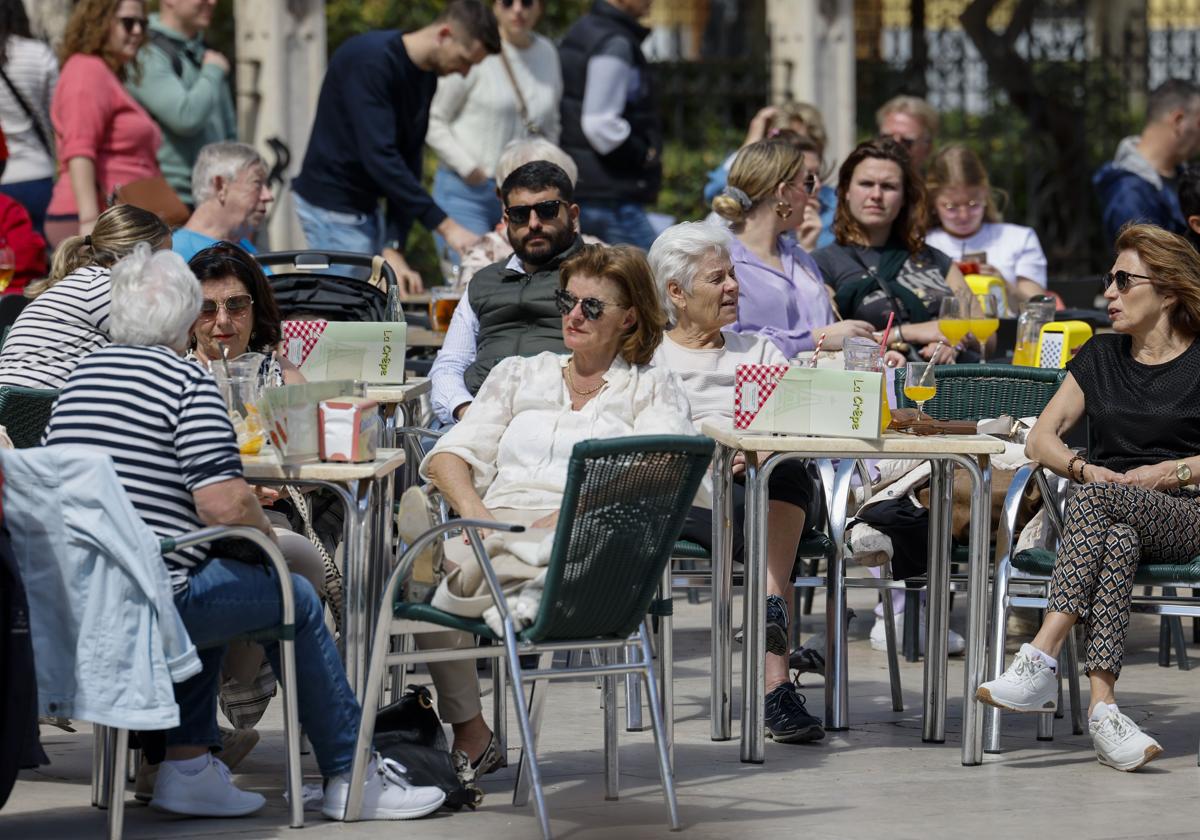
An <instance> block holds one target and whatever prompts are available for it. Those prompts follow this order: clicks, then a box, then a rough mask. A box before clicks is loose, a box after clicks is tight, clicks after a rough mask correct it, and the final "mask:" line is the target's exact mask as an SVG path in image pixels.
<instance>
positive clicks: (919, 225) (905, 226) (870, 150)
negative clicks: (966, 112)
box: [833, 137, 925, 254]
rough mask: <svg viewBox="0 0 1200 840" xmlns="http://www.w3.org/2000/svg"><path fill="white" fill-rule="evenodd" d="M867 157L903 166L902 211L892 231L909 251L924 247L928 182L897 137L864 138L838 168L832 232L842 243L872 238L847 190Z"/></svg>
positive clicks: (862, 241)
mask: <svg viewBox="0 0 1200 840" xmlns="http://www.w3.org/2000/svg"><path fill="white" fill-rule="evenodd" d="M864 160H887V161H891V162H892V163H894V164H896V166H898V167H900V181H901V189H902V190H903V191H904V200H903V203H902V204H901V205H900V213H899V214H898V215H897V216H896V220H895V221H894V222H892V235H893V236H894V237H896V238H898V239H899V240H900V241H901V243H902V244H903V245H904V247H905V248H907V249H908V252H909V253H910V254H915V253H917V252H918V251H920V250H921V249H922V248H923V247H925V185H924V184H923V183H922V182H921V179H920V178H919V177H918V176H917V173H916V170H914V169H913V165H912V162H911V161H910V160H909V157H908V151H907V150H906V149H905V148H904V147H903V146H902V145H900V144H899V143H897V142H896V141H894V140H892V139H890V138H887V137H880V138H878V139H875V140H864V141H863V142H862V143H859V144H858V146H857V147H856V148H855V149H854V151H853V152H851V153H850V156H849V157H848V158H846V162H845V163H843V164H842V168H841V169H839V170H838V185H837V211H836V212H835V213H834V216H833V235H834V237H835V238H836V239H837V243H838V244H839V245H867V244H869V240H868V237H867V232H866V230H864V229H863V226H862V223H860V222H859V221H858V219H856V218H854V216H853V214H851V212H850V203H849V202H848V201H847V200H846V193H847V192H848V191H849V189H850V181H851V180H853V179H854V170H856V169H857V168H858V165H859V164H860V163H862V162H863V161H864Z"/></svg>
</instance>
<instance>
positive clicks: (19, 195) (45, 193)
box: [0, 178, 54, 236]
mask: <svg viewBox="0 0 1200 840" xmlns="http://www.w3.org/2000/svg"><path fill="white" fill-rule="evenodd" d="M53 190H54V179H53V178H38V179H37V180H36V181H17V182H16V183H14V184H4V185H3V186H0V192H2V193H4V194H5V195H6V196H8V197H9V198H11V199H14V200H15V201H19V202H21V204H22V205H23V206H24V207H25V209H26V210H28V211H29V218H31V219H33V229H34V230H36V231H37V232H38V233H39V234H42V235H43V236H45V231H44V229H43V226H44V225H45V224H46V208H47V207H49V206H50V193H51V192H53Z"/></svg>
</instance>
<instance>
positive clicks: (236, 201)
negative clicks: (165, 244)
mask: <svg viewBox="0 0 1200 840" xmlns="http://www.w3.org/2000/svg"><path fill="white" fill-rule="evenodd" d="M192 198H193V199H194V200H195V202H196V210H195V212H194V213H192V215H191V218H189V219H188V220H187V222H186V223H185V224H184V226H183V227H181V228H179V229H178V230H176V231H175V235H174V239H173V241H172V244H171V250H173V251H174V252H175V253H176V254H179V255H180V256H181V257H183V258H184V259H185V260H190V259H191V258H192V257H194V256H195V255H196V254H197V253H198V252H200V251H203V250H204V249H205V248H207V247H208V246H210V245H214V244H216V243H217V242H234V243H236V244H238V245H240V246H241V247H242V248H243V249H244V250H246V251H248V252H249V253H251V254H253V253H254V245H253V243H252V242H251V240H252V239H254V235H255V234H256V233H257V232H258V229H259V227H260V226H261V225H262V223H263V220H264V219H265V218H266V217H267V208H268V207H269V206H270V204H271V202H272V201H274V200H275V196H274V195H272V194H271V185H270V184H269V183H267V165H266V163H264V162H263V159H262V157H261V156H260V155H259V154H258V152H256V151H255V150H254V147H253V146H248V145H246V144H245V143H209V144H208V145H207V146H205V147H204V148H203V149H201V150H200V155H199V157H197V158H196V166H195V167H194V168H193V169H192Z"/></svg>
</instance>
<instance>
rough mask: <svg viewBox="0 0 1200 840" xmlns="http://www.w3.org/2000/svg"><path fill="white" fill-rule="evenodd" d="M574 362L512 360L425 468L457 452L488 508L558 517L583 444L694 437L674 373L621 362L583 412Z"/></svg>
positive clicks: (543, 357) (495, 372) (496, 371)
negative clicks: (569, 376)
mask: <svg viewBox="0 0 1200 840" xmlns="http://www.w3.org/2000/svg"><path fill="white" fill-rule="evenodd" d="M570 358H571V357H570V356H560V355H557V354H555V353H541V354H539V355H537V356H533V357H531V358H526V357H522V356H511V357H509V358H507V359H504V360H503V361H501V362H500V363H499V364H498V365H496V367H495V368H493V369H492V372H491V373H490V374H488V378H487V379H486V380H484V383H483V385H482V386H481V387H480V389H479V393H478V395H477V396H476V397H475V401H474V402H473V403H471V407H470V408H469V409H468V410H467V413H466V414H465V415H463V419H462V421H461V422H459V423H458V425H456V426H454V427H453V428H451V429H450V431H449V432H447V433H446V434H445V435H444V436H443V437H442V438H441V439H440V440H439V441H438V443H437V445H436V446H435V447H434V448H433V449H432V450H431V451H430V453H429V454H428V455H427V456H425V460H423V461H422V462H421V477H422V478H424V479H426V480H428V479H429V473H428V470H429V459H430V458H432V457H433V456H434V455H435V454H437V453H439V452H452V453H454V454H455V455H457V456H459V457H460V458H462V459H463V460H464V461H466V462H467V464H468V465H469V466H470V467H471V475H472V478H473V480H474V483H475V490H476V492H477V493H479V495H480V496H481V497H482V498H483V503H484V504H485V505H487V506H488V507H489V508H514V509H517V510H554V509H557V508H558V507H559V505H560V504H561V503H562V496H563V488H564V487H565V486H566V482H567V464H568V462H569V461H570V458H571V450H572V448H574V446H575V444H576V443H579V442H580V441H583V440H590V439H592V438H614V437H625V436H628V435H654V434H666V435H694V434H695V433H696V431H695V429H694V428H693V426H692V419H691V407H690V406H689V405H688V400H687V397H686V396H685V395H684V392H683V388H682V387H681V386H680V384H679V381H678V380H677V379H676V378H675V377H674V376H672V375H671V373H670V372H668V371H666V370H662V369H658V368H650V367H645V366H641V365H636V366H635V365H630V364H629V363H628V362H626V361H624V360H623V359H622V358H621V357H620V356H618V357H617V358H616V359H615V360H614V361H613V363H612V366H611V367H610V368H609V369H608V372H607V373H605V374H604V382H605V386H604V387H603V388H602V389H601V390H600V392H599V393H598V394H597V395H596V396H595V397H594V398H592V400H591V401H590V402H589V403H587V404H586V405H585V406H584V407H583V408H581V409H580V410H579V411H575V410H573V409H572V408H571V395H570V393H569V392H568V390H567V385H566V382H565V381H564V380H563V375H562V369H563V367H564V366H565V365H566V364H567V361H568V360H569V359H570Z"/></svg>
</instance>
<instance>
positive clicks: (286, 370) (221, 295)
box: [188, 242, 304, 385]
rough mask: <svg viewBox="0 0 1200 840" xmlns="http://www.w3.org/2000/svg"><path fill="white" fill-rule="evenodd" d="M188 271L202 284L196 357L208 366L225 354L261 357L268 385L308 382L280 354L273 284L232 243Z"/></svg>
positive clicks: (197, 259) (207, 252) (195, 260)
mask: <svg viewBox="0 0 1200 840" xmlns="http://www.w3.org/2000/svg"><path fill="white" fill-rule="evenodd" d="M188 267H189V268H191V270H192V272H193V273H194V274H195V275H196V279H197V280H199V281H200V289H201V292H202V293H203V295H204V301H203V303H201V304H200V317H198V318H197V319H196V323H195V324H194V325H193V326H192V341H193V351H192V352H193V353H195V356H196V359H197V360H198V361H200V362H202V363H204V364H205V365H206V366H207V365H210V364H211V363H212V362H213V361H215V360H217V359H220V358H221V357H222V355H223V354H225V355H227V356H228V358H230V359H234V358H237V357H238V356H240V355H242V354H243V353H248V352H253V353H263V354H264V355H265V356H266V359H265V360H264V361H263V365H264V378H265V380H266V382H267V384H268V385H292V384H296V383H300V382H303V381H304V375H303V374H301V373H300V371H299V369H297V368H296V366H295V365H293V364H292V363H291V362H290V361H288V359H287V357H286V356H284V355H283V353H282V352H280V346H279V343H280V341H281V340H282V339H283V327H282V325H281V318H280V315H279V306H278V305H277V304H276V303H275V294H274V292H272V291H271V284H270V282H269V281H268V280H267V278H266V275H265V274H263V270H262V268H260V267H259V265H258V263H257V262H256V261H255V259H254V258H253V257H251V256H250V255H249V254H247V253H246V252H245V251H243V250H242V249H241V248H239V247H238V246H237V245H234V244H232V243H230V242H218V243H217V244H216V245H212V246H210V247H208V248H205V249H204V250H202V251H200V252H198V253H197V254H196V255H195V256H194V257H192V259H191V262H189V263H188Z"/></svg>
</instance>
